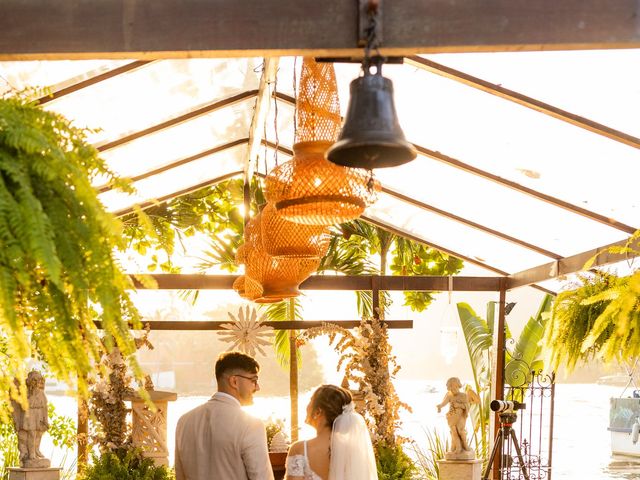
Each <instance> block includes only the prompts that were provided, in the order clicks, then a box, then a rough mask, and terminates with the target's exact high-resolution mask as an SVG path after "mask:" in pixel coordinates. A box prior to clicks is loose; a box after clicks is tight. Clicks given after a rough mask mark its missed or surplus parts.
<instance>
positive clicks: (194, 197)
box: [123, 179, 259, 272]
mask: <svg viewBox="0 0 640 480" xmlns="http://www.w3.org/2000/svg"><path fill="white" fill-rule="evenodd" d="M256 188H259V186H258V183H257V180H256V181H254V189H256ZM242 190H243V181H242V180H241V179H232V180H227V181H225V182H221V183H219V184H217V185H213V186H211V187H206V188H203V189H201V190H198V191H196V192H193V193H189V194H187V195H183V196H181V197H177V198H174V199H172V200H170V201H168V202H165V203H161V204H158V205H154V206H153V207H150V208H148V209H146V210H145V213H146V220H145V217H142V219H141V217H140V216H139V215H136V214H135V212H134V213H132V214H130V215H127V216H125V217H124V218H123V223H124V233H125V235H126V236H127V237H128V238H129V239H130V245H131V247H132V248H133V249H134V250H135V251H137V252H138V253H140V254H141V255H146V254H148V253H150V252H153V258H152V264H151V265H150V266H149V267H148V268H149V269H150V270H155V269H158V268H160V269H161V270H162V271H164V272H171V271H175V270H176V269H175V267H174V265H173V264H172V262H171V257H172V256H173V255H174V253H175V251H176V240H177V241H178V244H179V245H181V246H183V244H182V242H183V240H184V239H185V238H186V237H191V236H193V235H195V234H196V233H205V234H207V235H208V236H209V238H210V239H211V241H210V244H209V249H208V250H207V251H205V252H204V258H203V259H202V264H201V266H200V269H202V270H206V269H207V268H209V267H211V266H212V265H220V266H221V267H222V269H223V270H227V271H229V272H235V271H236V270H237V266H236V264H235V251H236V249H237V246H238V244H239V242H240V240H241V239H242V232H243V231H244V219H243V217H242V213H241V210H240V206H241V205H242V204H243V192H242ZM145 221H146V222H148V223H147V224H146V225H145V223H144V222H145ZM149 232H152V233H153V234H152V235H149ZM182 251H183V252H184V247H183V248H182ZM162 259H166V260H165V261H161V260H162Z"/></svg>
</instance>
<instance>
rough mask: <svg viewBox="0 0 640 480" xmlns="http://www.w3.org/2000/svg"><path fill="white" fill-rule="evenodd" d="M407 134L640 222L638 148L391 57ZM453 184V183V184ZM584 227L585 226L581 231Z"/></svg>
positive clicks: (466, 159)
mask: <svg viewBox="0 0 640 480" xmlns="http://www.w3.org/2000/svg"><path fill="white" fill-rule="evenodd" d="M385 75H386V76H388V77H390V78H392V79H393V81H394V87H395V99H396V107H397V111H398V118H399V119H400V123H401V125H402V126H403V128H404V132H405V135H406V136H407V138H408V139H409V140H410V141H412V142H414V143H416V144H418V145H422V146H425V147H427V148H429V149H431V150H436V151H439V152H441V153H443V154H445V155H448V156H451V157H454V158H456V159H458V160H460V161H462V162H465V163H468V164H471V165H473V166H475V167H477V168H480V169H483V170H485V171H489V172H491V173H493V174H496V175H499V176H501V177H504V178H507V179H509V180H512V181H515V182H517V183H521V184H523V185H526V186H528V187H530V188H533V189H535V190H538V191H541V192H543V193H547V194H549V195H553V196H555V197H558V198H561V199H563V200H565V201H567V202H570V203H573V204H575V205H579V206H581V207H583V208H587V209H591V210H593V211H595V212H597V213H600V214H602V215H605V216H608V217H611V218H616V219H618V220H620V221H623V222H626V223H628V224H631V225H632V226H633V225H634V224H635V226H637V224H638V223H640V222H638V219H639V218H640V205H639V203H638V201H637V198H636V197H637V195H634V192H635V189H636V188H637V187H636V183H637V182H636V179H637V178H639V177H640V151H639V150H637V149H634V148H632V147H628V146H626V145H622V144H620V143H618V142H614V141H612V140H609V139H606V138H604V137H601V136H599V135H595V134H593V133H591V132H587V131H585V130H583V129H580V128H577V127H574V126H572V125H569V124H567V123H565V122H562V121H559V120H556V119H553V118H551V117H548V116H546V115H542V114H540V113H538V112H535V111H533V110H530V109H527V108H524V107H521V106H519V105H516V104H513V103H512V102H508V101H506V100H503V99H499V98H497V97H494V96H492V95H488V94H486V93H484V92H480V91H478V90H475V89H472V88H469V87H466V86H464V85H461V84H459V83H457V82H454V81H451V80H447V79H444V78H442V77H438V76H436V75H433V74H430V73H428V72H424V71H422V70H418V69H416V68H414V67H411V66H408V65H390V66H388V67H387V68H386V71H385ZM452 187H453V188H455V185H452ZM576 235H581V232H576Z"/></svg>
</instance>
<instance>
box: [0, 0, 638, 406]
mask: <svg viewBox="0 0 640 480" xmlns="http://www.w3.org/2000/svg"><path fill="white" fill-rule="evenodd" d="M363 2H365V0H359V2H358V1H357V0H353V1H351V2H349V1H345V0H333V1H328V2H318V1H317V0H288V1H285V0H244V1H242V2H238V1H237V0H183V1H180V2H176V1H175V0H135V1H134V0H101V1H100V2H95V1H92V0H79V1H74V2H60V1H59V0H29V1H25V0H3V2H2V4H1V5H0V60H33V59H38V60H54V59H94V58H114V59H136V61H134V62H132V63H129V64H126V65H124V66H121V67H118V68H116V69H114V70H111V71H109V72H103V73H101V74H99V75H96V76H95V77H93V78H90V79H85V80H83V81H81V82H78V83H76V84H73V85H65V86H64V87H62V88H60V89H59V90H57V91H54V92H53V94H52V95H51V96H48V97H45V98H42V99H41V103H46V102H48V101H50V100H51V99H53V98H60V97H62V96H64V95H68V94H70V93H73V92H75V91H78V90H79V89H81V88H85V87H87V86H90V85H93V84H95V83H97V82H100V81H103V80H106V79H108V78H113V77H114V76H116V75H119V74H122V73H125V72H128V71H131V70H134V69H137V68H141V67H144V66H145V65H147V64H148V63H150V62H153V61H156V60H160V59H165V58H194V57H203V58H204V57H208V58H213V57H216V58H224V57H251V56H259V57H265V59H267V61H266V65H265V73H264V75H263V79H262V81H261V84H260V88H259V89H258V90H252V91H248V92H242V93H240V94H237V95H234V96H233V97H230V98H227V99H223V100H216V101H213V102H212V103H210V104H208V105H203V106H201V107H200V108H199V109H196V110H193V111H190V112H187V113H185V114H184V115H181V116H178V117H176V118H173V119H171V120H168V121H165V122H162V123H160V124H158V125H155V126H153V127H150V128H147V129H145V130H142V131H140V132H135V133H133V134H129V135H127V136H124V137H122V138H119V139H115V140H113V141H110V142H109V143H105V144H102V145H100V146H99V150H101V151H106V150H108V149H110V148H114V147H116V146H118V145H121V144H123V143H126V142H129V141H132V140H134V139H136V138H140V137H142V136H144V135H148V134H150V133H153V132H156V131H159V130H162V129H164V128H168V127H170V126H173V125H177V124H178V123H181V122H184V121H187V120H189V119H192V118H195V117H196V116H198V115H203V114H205V113H209V112H211V111H214V110H215V109H218V108H222V107H224V106H226V105H230V104H232V103H234V102H239V101H246V100H249V99H253V98H255V99H256V113H255V115H254V118H253V121H252V128H251V129H250V132H249V134H248V137H247V138H243V139H240V140H235V141H233V142H229V143H227V144H225V145H217V146H212V147H211V148H210V149H208V150H206V151H203V152H201V153H200V154H197V155H194V156H191V157H188V158H183V159H180V160H177V161H176V162H174V163H172V164H170V165H166V166H164V167H162V168H159V169H156V170H154V171H151V172H147V173H145V174H143V175H141V176H140V177H137V178H136V180H140V179H142V178H148V177H150V176H152V175H156V174H158V173H161V172H163V171H166V170H168V169H170V168H174V167H176V166H178V165H183V164H185V163H188V162H191V161H194V160H196V159H199V158H202V157H204V156H207V155H210V154H213V153H216V152H219V151H222V150H224V149H228V148H232V147H234V146H237V145H240V144H243V143H246V144H248V145H249V147H250V148H249V149H248V150H249V154H248V155H247V159H246V161H245V165H244V168H243V170H240V171H237V172H232V173H229V174H225V175H221V176H218V177H214V178H212V179H211V180H209V181H206V182H203V183H200V184H198V185H193V186H192V187H190V188H188V189H184V190H182V191H179V192H173V193H172V194H170V195H167V196H166V197H163V198H160V199H158V200H159V201H165V200H169V199H171V198H174V197H176V196H179V195H182V194H186V193H189V192H191V191H195V190H197V189H200V188H203V187H205V186H208V185H213V184H215V183H219V182H221V181H223V180H226V179H228V178H232V177H234V176H240V175H244V177H245V181H246V180H248V179H249V178H250V176H251V175H252V172H251V171H250V162H249V158H250V156H251V152H253V151H255V149H256V148H257V146H258V145H261V144H264V143H265V142H264V139H262V138H261V135H260V132H259V128H256V125H260V124H261V122H260V121H259V118H260V115H262V112H261V108H260V105H261V104H263V103H264V102H265V101H268V100H269V97H268V89H266V88H265V85H266V84H267V83H268V81H269V76H270V75H273V74H274V71H275V65H277V60H275V59H277V57H279V56H285V55H296V56H317V57H318V56H319V57H334V58H351V57H358V56H361V55H362V51H361V48H360V47H358V45H357V32H356V30H357V25H358V15H359V8H360V6H361V5H359V3H360V4H362V3H363ZM638 9H639V7H638V3H637V2H636V1H633V0H617V1H616V2H611V1H610V0H564V1H562V2H558V1H557V0H537V1H535V2H531V1H530V0H486V1H483V2H435V1H425V0H400V1H395V2H392V1H388V2H386V3H385V4H384V6H383V11H382V13H383V22H384V24H383V30H382V35H383V48H381V51H382V54H384V55H390V56H404V57H405V62H407V63H410V64H412V65H414V66H416V67H418V68H421V69H424V70H427V71H429V72H432V73H435V74H438V75H442V76H444V77H446V78H448V79H451V80H453V81H457V82H461V83H463V84H465V85H468V86H470V87H472V88H477V89H480V90H482V91H484V92H487V93H489V94H492V95H496V96H498V97H500V98H502V99H505V100H508V101H512V102H516V103H518V104H519V105H522V106H525V107H527V108H531V109H534V110H536V111H538V112H540V113H542V114H545V115H550V116H552V117H554V118H556V119H559V120H561V121H565V122H568V123H570V124H572V125H574V126H577V127H580V128H584V129H586V130H589V131H591V132H593V133H595V134H598V135H603V136H605V137H607V138H609V139H610V140H612V141H616V142H621V143H623V144H625V145H628V146H630V147H632V148H640V139H638V138H637V137H634V136H632V135H629V134H626V133H624V132H620V131H618V130H615V129H612V128H609V127H607V126H605V125H601V124H599V123H597V122H594V121H592V120H589V119H587V118H584V117H581V116H578V115H575V114H572V113H571V112H567V111H564V110H562V109H559V108H557V107H554V106H553V105H548V104H545V103H543V102H540V101H538V100H535V99H532V98H530V97H527V96H525V95H522V94H520V93H518V92H514V91H511V90H508V89H505V88H503V87H501V86H500V85H496V84H492V83H489V82H486V81H484V80H482V79H478V78H475V77H473V76H471V75H467V74H465V73H463V72H459V71H456V70H454V69H451V68H448V67H445V66H443V65H439V64H437V63H435V62H432V61H430V60H426V59H423V58H421V57H418V56H416V54H420V53H438V52H487V51H524V50H530V51H535V50H572V49H615V48H639V47H640V23H638V21H637V18H638V15H639V14H640V12H639V11H638ZM277 98H278V100H279V101H283V102H288V103H291V102H292V101H294V99H292V98H291V97H288V96H286V95H281V94H279V95H277ZM270 146H271V147H275V146H274V145H270ZM416 147H417V149H418V151H419V152H420V154H422V155H425V156H428V157H430V158H431V159H435V160H437V161H440V162H444V163H446V164H447V165H450V166H453V167H455V168H458V169H461V170H463V171H466V172H469V173H472V174H474V175H478V176H481V177H482V178H484V179H488V180H491V181H494V182H497V183H499V184H501V185H503V186H507V187H509V188H512V189H514V190H517V191H519V192H522V193H525V194H527V195H529V196H532V197H534V198H536V199H538V200H540V201H543V202H546V203H549V204H551V205H554V206H556V207H558V208H562V209H565V210H567V211H570V212H572V213H575V214H578V215H581V216H583V217H584V218H587V219H589V220H592V221H595V222H599V223H601V224H604V225H607V226H609V227H613V228H616V229H618V230H620V231H622V232H625V234H628V235H630V234H632V233H633V232H635V230H636V227H634V226H631V225H626V224H624V223H622V222H619V221H617V220H615V219H611V218H607V217H606V216H603V215H600V214H597V213H595V212H591V211H589V210H587V209H584V208H582V207H580V206H577V205H572V204H570V203H568V202H565V201H563V200H560V199H558V198H554V197H552V196H550V195H546V194H544V193H541V192H537V191H535V190H533V189H530V188H527V187H524V186H522V185H519V184H517V183H515V182H511V181H509V180H506V179H503V178H501V177H499V176H497V175H495V174H492V173H491V172H486V171H482V170H480V169H478V168H476V167H473V166H471V165H468V164H465V163H463V162H461V161H460V160H457V159H455V158H451V157H448V156H446V155H443V154H441V153H439V152H436V151H433V150H431V149H429V148H427V147H426V146H420V145H417V146H416ZM285 153H290V151H289V152H286V149H285ZM108 188H109V187H108V186H103V187H101V189H100V190H101V191H106V190H108ZM384 192H385V193H386V194H388V195H391V196H393V197H394V198H398V199H401V200H403V201H405V202H408V203H410V204H412V205H414V206H416V207H418V208H421V209H425V210H429V211H431V212H433V213H436V214H438V215H442V216H445V217H447V218H449V219H451V220H454V221H456V222H460V223H463V224H465V225H467V226H470V227H473V228H477V229H480V230H482V231H484V232H486V233H489V234H491V235H495V236H497V237H499V238H502V239H503V240H507V241H509V242H513V243H516V244H518V245H520V246H522V247H525V248H527V249H529V250H532V251H536V252H538V253H541V254H543V255H545V256H548V257H549V258H550V259H552V261H551V262H548V263H545V264H543V265H539V266H537V267H534V268H530V269H527V270H524V271H521V272H516V273H508V272H504V271H502V270H500V269H498V268H495V267H493V266H491V265H486V264H484V263H482V262H478V261H477V260H475V259H472V258H468V257H466V256H464V255H461V254H460V253H458V252H454V251H451V250H450V249H448V248H447V246H446V245H442V246H441V245H434V244H429V246H431V247H433V248H437V249H439V250H442V251H444V252H447V253H450V254H451V255H454V256H456V257H459V258H461V259H464V260H465V261H468V262H470V263H473V264H477V265H480V266H482V267H483V268H486V269H488V270H490V271H492V272H493V273H494V274H496V275H497V276H493V277H454V279H453V289H454V290H456V291H494V292H497V293H498V294H499V315H498V327H497V332H498V339H497V341H498V345H499V346H504V324H505V302H506V294H507V291H508V290H510V289H513V288H518V287H522V286H526V285H533V286H535V284H536V283H537V282H541V281H544V280H548V279H551V278H555V277H558V276H561V275H567V274H571V273H574V272H578V271H580V270H582V268H583V266H584V264H585V262H586V261H587V260H589V259H590V258H592V257H594V256H596V255H597V258H596V260H595V262H594V263H593V266H594V267H597V266H601V265H605V264H609V263H614V262H617V261H620V260H624V259H625V257H624V256H623V255H618V254H613V253H610V252H609V251H608V247H610V246H621V245H624V244H626V240H621V241H619V242H615V243H613V244H612V245H605V246H602V247H600V248H597V249H593V250H589V251H585V252H581V253H578V254H576V255H572V256H569V257H563V256H561V255H559V254H557V253H555V252H551V251H548V250H545V249H543V248H541V247H539V246H537V245H533V244H531V243H529V242H526V241H524V240H522V239H518V238H514V237H512V236H509V235H507V234H505V233H504V232H499V231H496V230H492V229H490V228H488V227H486V226H483V225H479V224H477V223H474V222H472V221H470V220H469V219H466V218H463V217H461V216H457V215H454V214H452V213H451V212H447V211H444V210H441V209H437V208H436V207H434V206H432V205H428V204H426V203H424V202H418V201H416V200H415V199H411V198H409V197H407V196H406V195H403V194H401V193H399V192H395V191H393V190H391V189H388V188H387V189H385V190H384ZM150 205H151V203H148V204H144V205H142V207H143V208H144V207H145V206H150ZM130 211H131V210H130V209H126V210H122V211H119V212H116V213H117V214H118V215H124V214H127V213H130ZM363 219H364V220H365V221H368V222H370V223H373V224H375V225H377V226H379V227H382V228H384V229H387V230H389V231H391V232H393V233H395V234H398V235H402V236H404V237H407V238H411V239H412V240H415V241H418V242H421V243H425V242H424V241H423V240H421V239H419V238H416V237H415V236H413V235H411V234H410V233H408V232H406V231H403V230H402V229H400V228H398V227H396V226H394V225H389V224H386V223H383V222H381V221H379V220H374V219H371V218H367V217H364V218H363ZM153 277H154V279H155V280H156V282H157V284H158V288H160V289H230V288H231V285H232V283H233V280H234V279H235V278H236V277H235V276H210V275H153ZM139 287H141V288H142V286H141V285H139ZM301 288H302V289H308V290H326V289H330V290H371V291H373V292H376V291H378V290H418V291H446V290H448V277H398V276H383V277H339V276H335V277H334V276H315V277H312V278H310V279H308V280H307V281H306V282H304V283H303V285H302V286H301ZM538 288H539V287H538ZM542 290H544V289H542ZM375 297H376V295H374V298H375ZM206 323H207V324H203V323H198V324H196V323H194V322H191V323H190V322H180V325H171V326H170V327H173V328H178V327H179V328H182V329H200V328H207V329H209V328H217V326H216V325H215V323H216V322H206ZM298 323H299V322H293V323H291V325H286V327H291V328H299V325H298ZM305 323H308V322H305ZM281 326H285V325H281ZM399 326H400V325H399ZM405 326H406V324H405ZM154 327H155V328H159V326H157V325H155V326H154ZM166 327H169V325H166ZM497 350H498V372H499V373H500V374H501V373H502V372H501V368H500V366H502V367H504V349H503V348H498V349H497ZM497 380H498V381H497V384H498V385H502V383H503V379H502V378H501V377H499V378H498V379H497ZM501 393H502V389H501V388H499V387H498V388H497V389H496V391H495V395H496V398H501V397H500V395H501Z"/></svg>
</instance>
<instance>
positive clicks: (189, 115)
mask: <svg viewBox="0 0 640 480" xmlns="http://www.w3.org/2000/svg"><path fill="white" fill-rule="evenodd" d="M257 92H258V91H257V90H247V91H246V92H241V93H237V94H235V95H231V96H230V97H227V98H223V99H221V100H216V101H214V102H211V103H208V104H206V105H202V106H200V107H198V108H195V109H193V110H190V111H188V112H186V113H183V114H182V115H178V116H177V117H174V118H171V119H169V120H166V121H164V122H161V123H158V124H156V125H153V126H151V127H149V128H145V129H144V130H139V131H137V132H133V133H128V134H126V135H123V136H122V137H120V138H117V139H115V140H109V141H107V142H104V143H100V144H97V145H94V146H95V147H96V148H97V149H98V151H100V152H105V151H107V150H111V149H112V148H116V147H119V146H120V145H124V144H125V143H129V142H133V141H134V140H137V139H139V138H142V137H145V136H147V135H151V134H152V133H156V132H159V131H160V130H165V129H167V128H171V127H175V126H176V125H180V124H181V123H184V122H188V121H189V120H193V119H195V118H198V117H200V116H202V115H206V114H208V113H211V112H214V111H216V110H220V109H221V108H224V107H228V106H230V105H234V104H236V103H238V102H242V101H243V100H247V99H249V98H251V97H255V95H256V93H257Z"/></svg>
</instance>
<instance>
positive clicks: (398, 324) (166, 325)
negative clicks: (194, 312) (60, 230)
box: [95, 320, 413, 331]
mask: <svg viewBox="0 0 640 480" xmlns="http://www.w3.org/2000/svg"><path fill="white" fill-rule="evenodd" d="M230 323H232V322H231V321H229V320H226V321H213V320H210V321H207V320H205V321H189V320H186V321H183V322H180V321H166V322H163V321H151V322H145V321H144V320H143V321H142V325H143V328H144V327H146V326H147V325H149V328H150V329H151V330H156V331H157V330H185V331H187V330H224V328H223V327H222V325H225V324H226V325H228V324H230ZM326 323H331V324H333V325H338V326H339V327H342V328H356V327H359V326H360V323H361V322H360V320H302V321H299V320H296V321H290V322H271V321H269V322H263V325H266V326H268V327H273V329H274V330H306V329H307V328H313V327H321V326H322V325H324V324H326ZM384 323H386V325H387V328H390V329H395V328H405V329H406V328H413V320H385V321H384ZM95 324H96V326H97V327H98V328H102V323H101V322H99V321H97V322H95Z"/></svg>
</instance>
